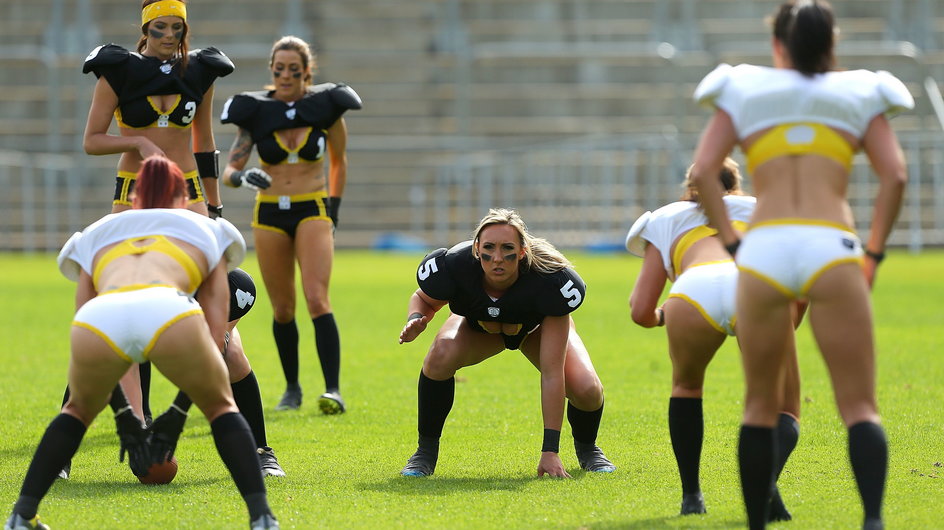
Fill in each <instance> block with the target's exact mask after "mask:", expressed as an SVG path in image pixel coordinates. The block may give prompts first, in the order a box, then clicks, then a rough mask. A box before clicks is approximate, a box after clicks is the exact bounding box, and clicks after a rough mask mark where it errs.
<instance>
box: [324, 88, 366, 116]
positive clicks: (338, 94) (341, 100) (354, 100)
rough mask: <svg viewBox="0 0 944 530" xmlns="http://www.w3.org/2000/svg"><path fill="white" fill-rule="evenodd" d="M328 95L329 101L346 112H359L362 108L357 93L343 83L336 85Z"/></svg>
mask: <svg viewBox="0 0 944 530" xmlns="http://www.w3.org/2000/svg"><path fill="white" fill-rule="evenodd" d="M328 93H329V94H331V101H332V102H333V103H334V104H335V105H338V106H339V107H343V108H345V109H348V110H361V108H362V107H363V106H364V104H363V102H361V97H360V96H358V95H357V92H354V89H353V88H351V87H349V86H347V85H345V84H344V83H338V84H337V85H335V86H334V88H332V89H331V90H330V91H329V92H328Z"/></svg>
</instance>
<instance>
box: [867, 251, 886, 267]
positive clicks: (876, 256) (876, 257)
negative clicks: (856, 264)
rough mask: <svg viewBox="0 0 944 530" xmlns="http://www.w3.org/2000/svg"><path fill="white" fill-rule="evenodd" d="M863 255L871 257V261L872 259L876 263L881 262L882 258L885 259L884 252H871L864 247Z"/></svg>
mask: <svg viewBox="0 0 944 530" xmlns="http://www.w3.org/2000/svg"><path fill="white" fill-rule="evenodd" d="M865 255H866V256H868V257H870V258H872V261H874V262H875V264H876V265H878V264H879V263H881V262H882V260H883V259H885V253H884V252H872V251H871V250H869V249H866V250H865Z"/></svg>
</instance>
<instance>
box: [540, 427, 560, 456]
mask: <svg viewBox="0 0 944 530" xmlns="http://www.w3.org/2000/svg"><path fill="white" fill-rule="evenodd" d="M541 452H542V453H547V452H551V453H559V452H560V431H558V430H556V429H544V444H543V445H542V446H541Z"/></svg>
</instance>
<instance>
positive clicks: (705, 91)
mask: <svg viewBox="0 0 944 530" xmlns="http://www.w3.org/2000/svg"><path fill="white" fill-rule="evenodd" d="M732 69H733V67H732V66H731V65H730V64H727V63H721V64H719V65H718V66H717V67H716V68H715V69H714V70H712V71H711V72H710V73H709V74H708V75H706V76H705V78H704V79H702V80H701V82H700V83H698V86H697V87H696V88H695V96H694V97H695V101H696V102H698V104H699V105H702V106H705V107H714V101H715V99H716V98H717V97H718V96H719V95H720V94H721V91H722V90H723V89H724V86H725V85H726V84H727V83H728V79H730V77H731V70H732Z"/></svg>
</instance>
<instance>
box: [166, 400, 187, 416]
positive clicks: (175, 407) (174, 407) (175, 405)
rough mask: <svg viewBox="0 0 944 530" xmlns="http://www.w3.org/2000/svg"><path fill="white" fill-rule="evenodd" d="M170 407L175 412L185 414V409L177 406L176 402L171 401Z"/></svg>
mask: <svg viewBox="0 0 944 530" xmlns="http://www.w3.org/2000/svg"><path fill="white" fill-rule="evenodd" d="M170 408H172V409H174V410H176V411H177V412H179V413H181V414H183V415H184V416H186V415H187V411H186V410H184V409H182V408H180V407H178V406H177V404H176V403H171V404H170Z"/></svg>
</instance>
